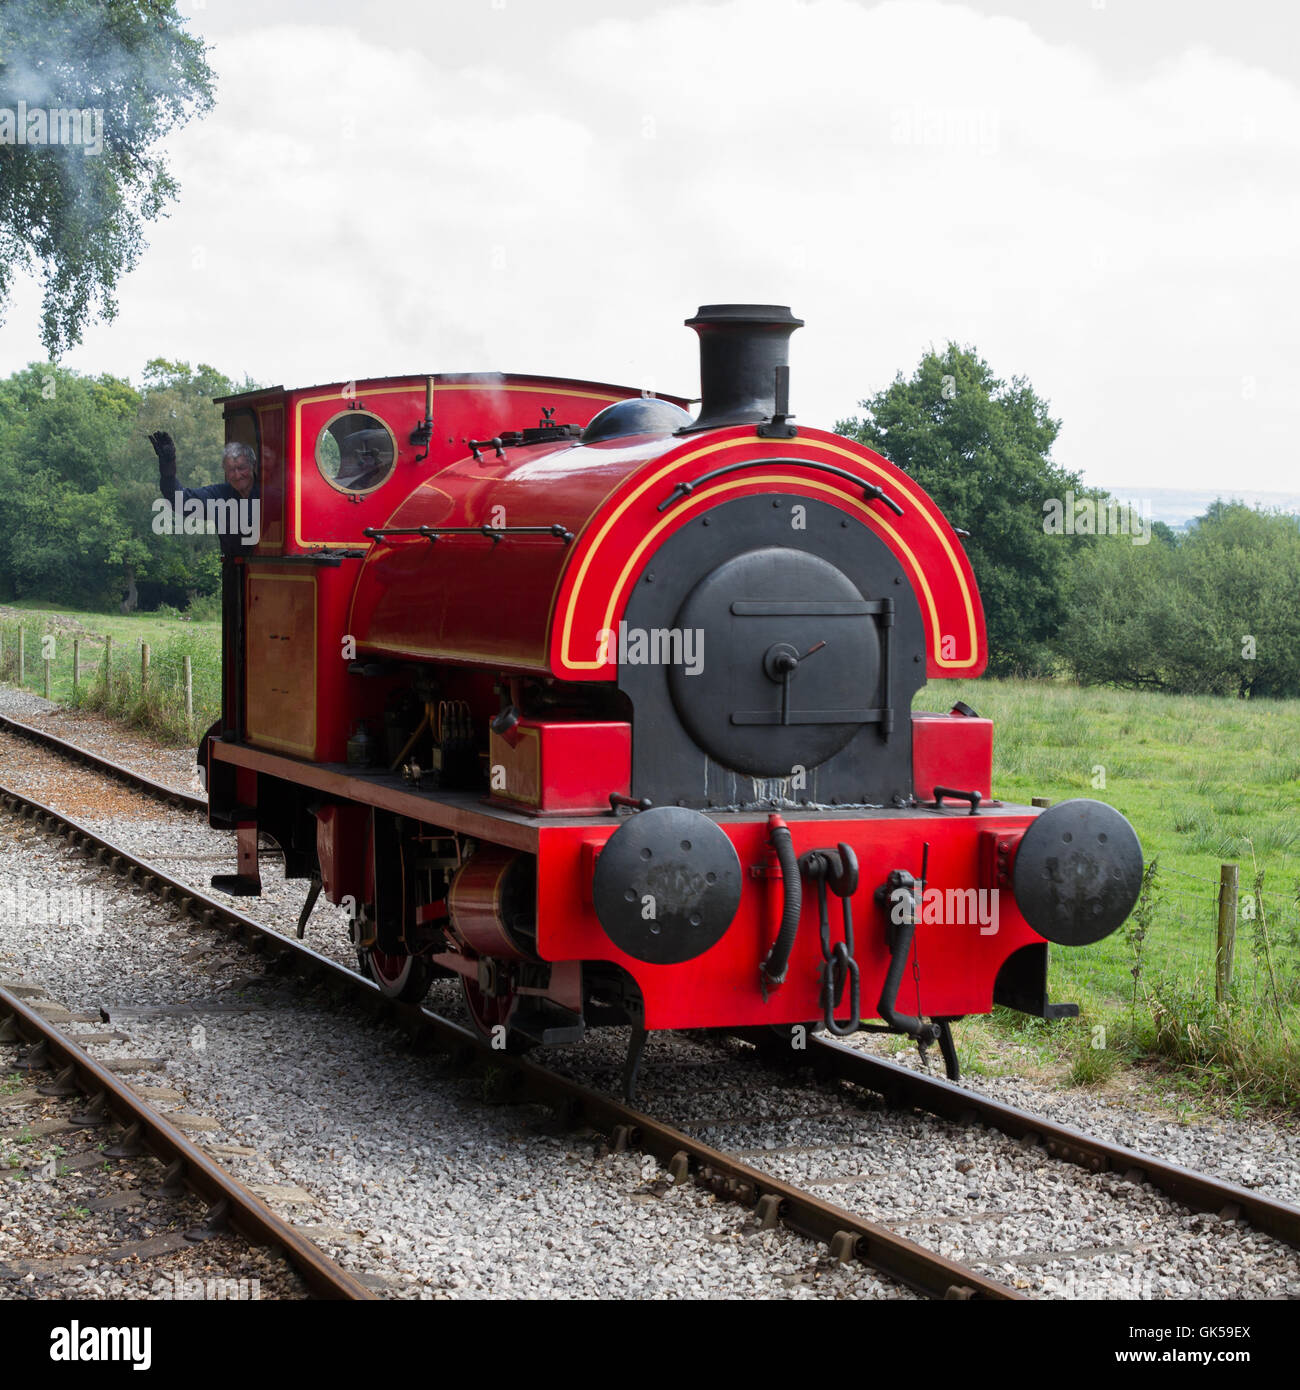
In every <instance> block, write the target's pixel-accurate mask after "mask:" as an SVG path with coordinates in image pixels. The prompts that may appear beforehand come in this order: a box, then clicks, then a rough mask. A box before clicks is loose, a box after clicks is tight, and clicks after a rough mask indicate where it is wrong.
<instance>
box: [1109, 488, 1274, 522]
mask: <svg viewBox="0 0 1300 1390" xmlns="http://www.w3.org/2000/svg"><path fill="white" fill-rule="evenodd" d="M1098 486H1099V487H1104V488H1105V489H1106V490H1107V491H1108V492H1111V493H1113V494H1114V495H1115V496H1116V497H1119V498H1122V499H1124V500H1126V501H1132V502H1135V503H1137V504H1138V507H1139V510H1145V505H1146V504H1147V503H1149V504H1150V507H1151V513H1150V515H1151V519H1152V520H1153V521H1163V522H1164V523H1165V524H1166V525H1167V526H1172V527H1173V529H1174V530H1175V531H1183V530H1186V528H1187V524H1188V522H1190V521H1195V520H1196V518H1197V517H1198V516H1204V515H1205V512H1206V509H1207V508H1208V507H1209V506H1210V504H1211V503H1212V502H1214V501H1215V500H1216V498H1219V497H1222V498H1223V500H1224V501H1225V502H1244V503H1245V504H1246V505H1247V506H1248V507H1264V508H1266V509H1272V508H1274V507H1278V508H1281V510H1282V511H1284V512H1296V513H1297V514H1300V492H1255V491H1252V490H1250V489H1248V488H1233V487H1221V488H1209V489H1206V490H1201V491H1198V490H1195V489H1192V488H1180V487H1140V486H1137V487H1135V486H1133V485H1132V484H1128V485H1125V486H1119V485H1118V484H1115V483H1099V484H1098Z"/></svg>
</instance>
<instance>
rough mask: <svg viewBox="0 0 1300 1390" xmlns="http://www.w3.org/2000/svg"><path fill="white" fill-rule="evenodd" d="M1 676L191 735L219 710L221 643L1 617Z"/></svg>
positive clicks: (168, 732)
mask: <svg viewBox="0 0 1300 1390" xmlns="http://www.w3.org/2000/svg"><path fill="white" fill-rule="evenodd" d="M0 681H7V682H9V683H11V684H14V685H19V686H21V687H23V688H24V689H26V690H30V691H33V692H34V693H35V694H38V695H42V696H44V697H45V698H46V699H49V700H54V701H56V702H58V703H61V704H65V705H71V706H73V707H76V708H87V709H97V710H102V711H104V712H105V713H108V714H112V715H115V716H118V717H120V718H124V719H126V720H128V721H129V722H131V723H135V724H139V725H141V726H143V727H145V728H148V729H151V730H152V731H154V732H156V733H159V734H162V735H164V736H166V737H169V738H173V739H179V740H182V741H185V742H192V741H193V740H194V739H196V738H197V737H198V732H199V731H200V730H201V729H205V728H207V727H208V726H209V725H210V724H211V723H212V721H213V720H214V719H216V718H217V716H218V713H219V711H220V706H221V654H220V646H219V643H218V642H217V641H215V640H214V639H213V638H211V637H209V636H207V635H206V634H204V633H201V632H198V631H196V632H182V633H176V634H173V635H171V636H168V637H165V638H163V639H162V640H161V641H160V642H157V643H148V642H145V641H144V640H143V639H141V638H135V639H133V640H128V641H123V640H121V639H118V640H115V639H114V638H113V637H112V636H111V635H109V634H104V633H97V632H92V631H89V630H86V629H81V630H68V629H66V628H64V629H61V630H60V629H55V628H53V626H52V625H49V624H47V625H45V626H40V625H37V624H35V623H15V622H0Z"/></svg>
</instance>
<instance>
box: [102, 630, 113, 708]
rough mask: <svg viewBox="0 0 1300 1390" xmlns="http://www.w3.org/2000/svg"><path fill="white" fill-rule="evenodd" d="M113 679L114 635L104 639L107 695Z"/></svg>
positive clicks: (110, 634) (105, 690)
mask: <svg viewBox="0 0 1300 1390" xmlns="http://www.w3.org/2000/svg"><path fill="white" fill-rule="evenodd" d="M112 679H113V634H112V633H111V632H110V633H109V634H108V636H107V637H105V638H104V692H105V694H107V692H108V688H109V685H110V683H111V682H112Z"/></svg>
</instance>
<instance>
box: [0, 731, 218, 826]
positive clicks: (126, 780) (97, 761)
mask: <svg viewBox="0 0 1300 1390" xmlns="http://www.w3.org/2000/svg"><path fill="white" fill-rule="evenodd" d="M0 731H3V732H5V733H10V734H14V735H16V736H17V737H19V738H24V739H27V740H28V741H29V742H31V743H37V744H40V745H41V747H43V748H48V749H50V750H51V752H54V753H57V754H59V756H60V757H63V758H68V759H69V760H71V761H72V762H77V763H81V764H82V765H83V766H84V767H89V768H92V769H93V770H94V771H96V772H102V773H103V774H104V775H105V776H107V777H112V778H113V779H114V780H116V781H118V782H121V783H123V784H124V785H125V786H128V787H130V788H131V790H132V791H137V792H141V793H143V794H144V795H145V796H148V797H152V798H153V799H154V800H155V801H161V802H164V803H166V804H167V805H169V806H175V807H178V808H179V809H180V810H183V811H194V812H196V813H201V814H203V815H207V811H208V802H207V798H206V797H202V796H195V795H194V794H193V793H192V792H185V791H180V790H179V789H177V788H176V787H169V786H167V784H166V783H165V782H158V781H156V780H155V779H154V778H152V777H146V776H145V775H144V774H143V773H141V772H137V771H136V770H135V769H134V768H131V767H127V766H125V765H124V764H122V763H118V762H114V761H113V759H112V758H106V757H104V755H103V754H102V753H95V752H92V751H91V750H90V749H89V748H83V747H82V746H81V745H80V744H77V743H70V742H69V741H68V740H67V739H62V738H59V737H58V736H57V735H56V734H52V733H50V732H49V731H48V730H46V729H39V728H37V727H36V725H34V724H28V723H26V722H25V721H23V720H21V719H15V718H14V717H13V716H12V715H8V714H0Z"/></svg>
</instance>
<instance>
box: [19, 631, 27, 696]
mask: <svg viewBox="0 0 1300 1390" xmlns="http://www.w3.org/2000/svg"><path fill="white" fill-rule="evenodd" d="M26 647H27V629H26V628H25V627H22V626H21V625H20V626H19V628H18V684H19V685H21V684H22V683H23V681H24V680H25V679H26V678H27V650H26Z"/></svg>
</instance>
